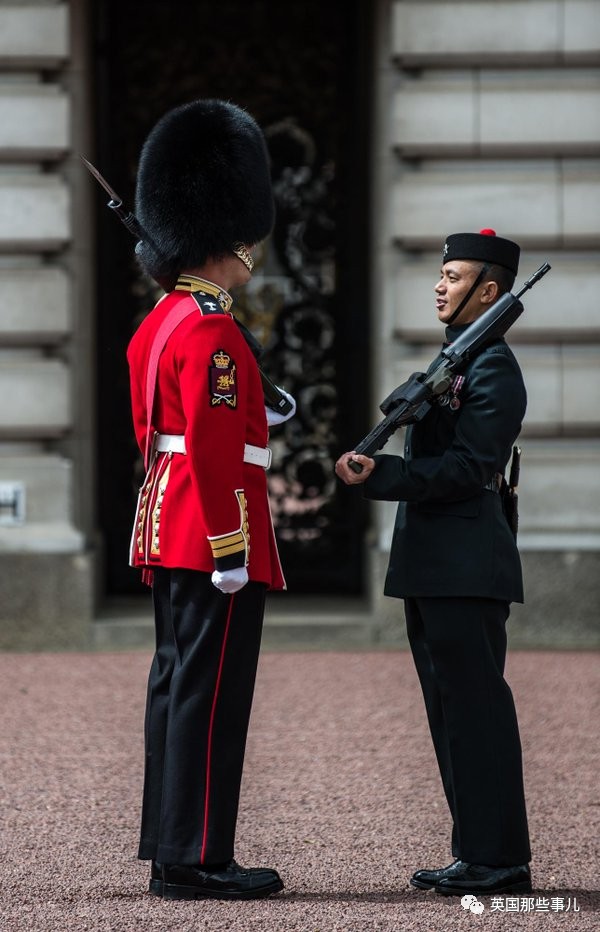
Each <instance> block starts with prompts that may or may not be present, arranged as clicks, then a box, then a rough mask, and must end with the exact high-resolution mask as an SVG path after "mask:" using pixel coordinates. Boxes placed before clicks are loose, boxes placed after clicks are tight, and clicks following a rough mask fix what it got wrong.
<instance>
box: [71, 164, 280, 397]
mask: <svg viewBox="0 0 600 932" xmlns="http://www.w3.org/2000/svg"><path fill="white" fill-rule="evenodd" d="M80 158H81V161H82V162H83V164H84V165H85V167H86V168H87V170H88V171H89V172H90V173H91V174H92V175H93V176H94V178H95V179H96V181H97V182H98V183H99V184H100V185H102V187H103V188H104V190H105V191H106V193H107V194H108V195H109V197H110V200H109V201H108V204H107V206H108V207H110V209H111V210H113V211H114V212H115V214H116V215H117V217H118V218H119V220H120V221H121V223H122V224H123V226H125V227H126V228H127V229H128V230H129V232H130V233H131V235H132V236H135V238H136V239H137V240H145V241H146V242H149V243H152V240H151V239H150V237H149V236H148V234H147V233H146V232H145V230H144V228H143V227H142V225H141V224H140V222H139V220H138V219H137V217H136V216H135V214H134V213H132V211H130V210H127V209H126V208H125V207H124V206H123V200H122V198H120V197H119V195H118V194H117V192H116V191H115V190H114V188H111V186H110V185H109V183H108V181H107V180H106V178H104V177H103V176H102V175H101V174H100V172H99V171H98V169H97V168H96V167H95V166H94V165H92V163H91V162H88V160H87V159H85V158H84V157H83V156H82V155H81V156H80ZM158 284H159V285H160V287H161V288H164V290H165V291H170V290H171V287H172V286H173V285H174V283H167V282H162V281H159V282H158ZM233 320H234V321H235V323H236V324H237V326H238V328H239V330H240V332H241V334H242V336H243V337H244V340H245V341H246V343H247V344H248V346H249V347H250V350H251V351H252V354H253V356H254V358H255V359H256V360H257V361H258V359H259V357H260V355H261V353H262V346H261V345H260V343H259V342H258V340H257V339H256V337H254V336H253V334H252V333H251V332H250V331H249V330H248V328H247V327H245V326H244V325H243V324H242V323H241V322H240V321H239V320H236V318H235V317H234V318H233ZM258 371H259V372H260V378H261V382H262V388H263V393H264V396H265V404H266V405H268V407H269V408H272V410H273V411H277V412H279V414H289V412H290V411H291V410H292V403H291V402H290V401H289V399H288V398H286V396H285V395H284V394H283V392H281V391H280V390H279V389H278V388H277V386H276V385H275V383H274V382H272V381H271V379H270V378H269V377H268V376H267V375H265V373H264V372H263V371H262V369H261V367H260V366H259V367H258Z"/></svg>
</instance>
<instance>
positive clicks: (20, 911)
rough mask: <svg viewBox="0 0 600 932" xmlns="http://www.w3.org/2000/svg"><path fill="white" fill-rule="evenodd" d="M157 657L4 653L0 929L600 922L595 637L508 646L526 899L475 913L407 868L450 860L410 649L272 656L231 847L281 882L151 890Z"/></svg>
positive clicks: (266, 663) (287, 930) (487, 905)
mask: <svg viewBox="0 0 600 932" xmlns="http://www.w3.org/2000/svg"><path fill="white" fill-rule="evenodd" d="M149 662H150V657H149V656H148V654H147V653H145V652H143V653H139V652H128V653H112V654H106V653H103V654H55V655H51V654H25V655H23V654H20V655H16V654H0V701H1V704H2V710H3V727H2V730H1V734H0V757H1V763H2V766H1V777H0V781H1V782H0V793H1V797H2V805H1V818H2V826H1V828H2V834H1V839H0V846H1V849H0V850H1V864H2V869H1V875H0V878H1V901H0V929H2V930H10V932H13V930H14V932H21V930H23V932H25V930H27V932H30V930H44V932H54V930H56V932H82V930H94V932H95V930H98V932H104V930H114V932H129V930H140V932H195V930H210V932H221V930H223V932H225V930H240V932H252V930H255V929H256V930H261V932H263V930H267V932H270V930H274V932H279V930H281V932H295V930H301V932H329V930H343V932H353V930H357V932H363V930H365V932H366V930H385V932H392V930H393V932H397V930H398V932H403V930H408V932H410V930H427V932H433V930H436V932H437V930H442V932H446V930H448V932H454V930H462V929H472V928H474V927H475V926H476V925H478V926H479V927H480V928H481V927H485V928H488V929H493V930H496V929H498V930H503V929H507V930H508V929H511V930H514V929H527V930H529V929H535V930H538V929H539V930H542V929H543V930H546V929H554V928H556V927H557V926H558V925H560V928H561V929H563V930H571V929H572V930H582V932H583V930H586V932H587V930H589V932H592V930H594V932H597V930H598V929H600V913H599V903H600V897H599V891H598V887H599V884H598V869H599V863H598V838H599V836H600V832H599V826H598V822H599V818H598V816H599V812H600V810H599V808H598V807H599V799H598V795H597V792H596V791H597V785H598V779H597V775H598V771H599V770H600V760H599V753H598V746H597V744H596V743H595V738H596V730H597V722H598V690H597V671H598V655H597V654H591V653H565V652H544V653H538V652H532V653H529V652H514V653H511V654H510V656H509V663H508V671H507V677H508V679H509V682H510V683H511V685H512V688H513V692H514V694H515V699H516V702H517V708H518V712H519V717H520V722H521V734H522V741H523V748H524V757H525V781H526V790H527V797H528V804H529V814H530V828H531V835H532V846H533V851H534V861H533V863H532V869H533V871H534V885H535V892H534V897H535V900H534V901H531V902H529V901H526V900H524V899H522V898H516V902H515V901H511V900H510V899H507V898H502V901H501V902H500V903H496V904H494V903H493V902H492V901H491V900H490V899H489V898H486V899H483V900H482V902H483V904H484V910H483V912H482V913H479V914H475V913H474V912H471V911H470V910H465V909H463V907H462V906H461V903H460V900H459V899H456V898H453V897H452V898H448V899H446V898H442V897H439V896H437V895H436V894H434V893H425V892H418V891H416V890H413V889H412V888H411V887H410V886H409V885H408V878H409V877H410V875H411V873H412V872H413V871H414V870H415V869H417V868H419V867H439V866H442V865H444V864H447V863H449V862H450V861H451V860H452V858H451V856H450V853H449V850H448V836H449V821H448V815H447V812H446V805H445V801H444V799H443V796H442V791H441V786H440V783H439V778H438V775H437V770H436V766H435V763H434V758H433V751H432V749H431V745H430V739H429V735H428V732H427V729H426V724H425V713H424V710H423V708H422V700H421V696H420V692H419V688H418V684H417V681H416V675H415V673H414V670H413V667H412V660H411V658H410V656H409V655H408V654H407V653H405V652H402V651H399V652H385V653H383V652H381V653H379V652H374V653H369V652H365V653H333V652H331V653H265V654H263V656H262V659H261V665H260V670H259V678H258V685H257V693H256V700H255V705H254V711H253V717H252V723H251V731H250V737H249V744H248V753H247V758H246V769H245V776H244V784H243V791H242V801H241V812H240V819H239V823H238V840H237V852H236V857H237V859H238V860H239V861H240V863H242V864H247V865H249V866H253V865H254V866H256V865H259V864H264V865H268V866H272V867H276V868H277V869H278V870H279V871H280V872H281V874H282V876H283V878H284V880H285V883H286V889H285V892H284V893H283V894H282V895H280V896H278V897H276V898H273V899H271V900H266V901H259V902H255V903H227V902H216V901H212V902H211V901H198V902H195V903H189V902H167V901H162V900H161V899H158V898H155V897H152V896H150V895H149V894H148V893H147V892H146V889H147V874H148V868H147V865H146V864H142V863H140V862H138V861H137V860H136V857H135V853H136V847H137V831H138V816H139V802H140V789H141V780H142V774H141V765H142V717H143V705H144V693H145V681H146V675H147V670H148V666H149ZM538 898H545V899H546V902H547V903H548V905H549V907H550V908H548V909H546V910H543V909H542V908H541V905H540V903H539V901H538ZM494 905H495V906H503V907H504V908H503V909H499V908H492V907H493V906H494ZM561 907H562V908H561ZM517 909H518V912H517V911H516V910H517Z"/></svg>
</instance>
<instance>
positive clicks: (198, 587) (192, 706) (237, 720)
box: [138, 568, 266, 865]
mask: <svg viewBox="0 0 600 932" xmlns="http://www.w3.org/2000/svg"><path fill="white" fill-rule="evenodd" d="M265 592H266V587H265V586H264V585H263V584H262V583H253V582H250V583H248V584H247V585H246V586H244V588H243V589H241V590H240V591H239V592H237V593H235V595H231V596H226V595H223V594H222V593H221V592H219V591H218V590H217V589H216V588H215V587H214V586H213V585H212V583H211V581H210V575H209V574H208V573H200V572H196V571H193V570H181V569H172V570H170V569H165V568H157V569H155V570H154V586H153V598H154V613H155V623H156V653H155V655H154V659H153V661H152V666H151V669H150V675H149V679H148V695H147V703H146V719H145V746H146V759H145V775H144V796H143V804H142V824H141V840H140V847H139V853H138V857H140V858H142V859H154V860H157V861H160V862H162V863H164V864H206V865H212V864H222V863H224V862H226V861H229V860H230V859H231V858H232V857H233V849H234V839H235V827H236V821H237V813H238V804H239V795H240V784H241V779H242V768H243V763H244V753H245V747H246V736H247V733H248V722H249V719H250V709H251V705H252V697H253V693H254V683H255V679H256V668H257V664H258V654H259V648H260V639H261V634H262V621H263V614H264V606H265Z"/></svg>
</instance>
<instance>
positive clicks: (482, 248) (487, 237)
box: [442, 229, 521, 275]
mask: <svg viewBox="0 0 600 932" xmlns="http://www.w3.org/2000/svg"><path fill="white" fill-rule="evenodd" d="M520 254H521V249H520V247H519V246H518V245H517V244H516V243H513V242H512V240H509V239H502V237H501V236H496V234H495V232H494V230H489V229H486V230H481V231H480V232H479V233H452V234H451V235H450V236H448V237H447V239H446V243H445V245H444V252H443V254H442V262H450V261H452V260H453V259H473V260H475V261H478V262H488V263H489V264H490V265H501V266H503V268H505V269H510V271H511V272H512V273H513V275H516V274H517V271H518V269H519V256H520Z"/></svg>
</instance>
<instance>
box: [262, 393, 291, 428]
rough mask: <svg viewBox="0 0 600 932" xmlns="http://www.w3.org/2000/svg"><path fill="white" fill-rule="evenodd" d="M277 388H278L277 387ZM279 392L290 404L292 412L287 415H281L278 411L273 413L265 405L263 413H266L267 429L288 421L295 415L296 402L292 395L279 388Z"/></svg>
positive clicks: (271, 409)
mask: <svg viewBox="0 0 600 932" xmlns="http://www.w3.org/2000/svg"><path fill="white" fill-rule="evenodd" d="M277 388H279V385H278V386H277ZM279 391H280V392H281V394H282V395H285V397H286V398H287V400H288V401H289V402H291V405H292V410H291V411H288V413H287V414H281V413H280V412H279V411H273V408H269V407H267V406H266V405H265V411H266V412H267V424H268V425H269V427H274V426H275V425H276V424H283V422H284V421H289V419H290V418H291V417H293V416H294V414H295V413H296V401H295V399H294V398H293V397H292V395H290V394H288V392H286V391H284V389H283V388H279Z"/></svg>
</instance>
